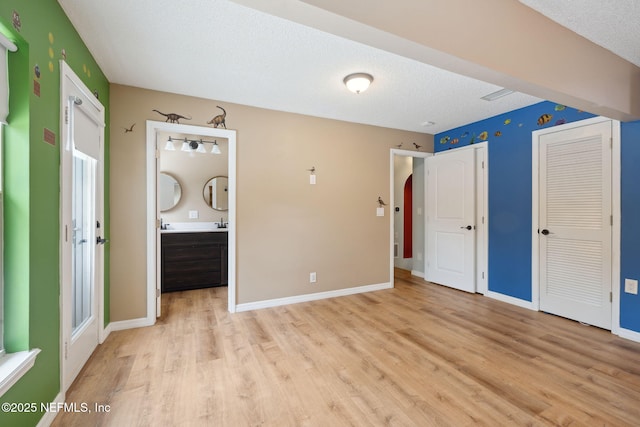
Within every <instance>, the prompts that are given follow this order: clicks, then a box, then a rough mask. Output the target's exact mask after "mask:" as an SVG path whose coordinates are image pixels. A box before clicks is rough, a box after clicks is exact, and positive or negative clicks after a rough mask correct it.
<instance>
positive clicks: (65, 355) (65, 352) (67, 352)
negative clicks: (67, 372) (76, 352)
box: [64, 341, 69, 360]
mask: <svg viewBox="0 0 640 427" xmlns="http://www.w3.org/2000/svg"><path fill="white" fill-rule="evenodd" d="M68 358H69V345H68V343H67V342H66V341H65V342H64V360H67V359H68Z"/></svg>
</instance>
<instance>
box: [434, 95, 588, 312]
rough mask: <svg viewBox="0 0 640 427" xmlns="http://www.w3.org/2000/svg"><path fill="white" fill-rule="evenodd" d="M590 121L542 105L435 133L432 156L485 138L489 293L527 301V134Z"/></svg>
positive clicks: (548, 104) (577, 113)
mask: <svg viewBox="0 0 640 427" xmlns="http://www.w3.org/2000/svg"><path fill="white" fill-rule="evenodd" d="M498 102H499V101H498ZM591 117H594V116H593V114H590V113H586V112H582V111H579V110H576V109H574V108H570V107H565V106H564V105H559V104H555V103H552V102H548V101H545V102H541V103H538V104H535V105H531V106H529V107H525V108H521V109H519V110H514V111H511V112H508V113H505V114H501V115H499V116H495V117H491V118H489V119H486V120H482V121H479V122H475V123H471V124H468V125H465V126H461V127H459V128H455V129H452V130H449V131H446V132H443V133H439V134H437V135H435V137H434V148H435V151H436V152H440V151H445V150H450V149H454V148H458V147H464V146H467V145H471V144H477V143H480V142H483V141H487V140H490V142H489V144H488V146H489V147H488V150H489V272H488V273H489V290H490V291H493V292H498V293H500V294H504V295H508V296H510V297H514V298H519V299H522V300H525V301H531V220H532V219H531V197H532V195H531V132H533V131H534V130H538V129H543V128H547V127H551V126H556V125H559V124H563V123H569V122H575V121H578V120H584V119H588V118H591Z"/></svg>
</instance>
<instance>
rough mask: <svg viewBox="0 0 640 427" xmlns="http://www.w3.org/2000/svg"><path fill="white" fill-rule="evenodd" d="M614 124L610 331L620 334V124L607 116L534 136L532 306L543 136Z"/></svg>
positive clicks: (536, 296)
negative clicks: (585, 127) (595, 125)
mask: <svg viewBox="0 0 640 427" xmlns="http://www.w3.org/2000/svg"><path fill="white" fill-rule="evenodd" d="M608 121H611V124H612V135H611V212H612V215H613V228H612V230H611V291H612V303H611V304H612V306H611V316H612V319H611V332H612V333H614V334H616V335H619V334H620V221H621V217H622V215H621V210H620V172H621V168H620V122H619V121H617V120H611V119H609V118H606V117H594V118H591V119H586V120H581V121H578V122H572V123H566V124H564V125H558V126H554V127H551V128H547V129H540V130H536V131H533V132H532V133H531V160H532V161H531V166H532V168H531V170H532V177H531V185H532V189H531V198H532V200H531V208H532V212H531V305H532V308H533V310H536V311H539V310H540V243H539V240H538V222H539V210H540V194H539V193H540V188H539V179H540V176H539V172H540V159H539V146H540V136H541V135H545V134H549V133H553V132H561V131H565V130H568V129H573V128H577V127H582V126H588V125H592V124H596V123H601V122H608Z"/></svg>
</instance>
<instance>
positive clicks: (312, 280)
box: [309, 271, 316, 283]
mask: <svg viewBox="0 0 640 427" xmlns="http://www.w3.org/2000/svg"><path fill="white" fill-rule="evenodd" d="M309 283H316V272H315V271H314V272H313V273H309Z"/></svg>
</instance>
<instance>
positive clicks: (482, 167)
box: [482, 160, 484, 169]
mask: <svg viewBox="0 0 640 427" xmlns="http://www.w3.org/2000/svg"><path fill="white" fill-rule="evenodd" d="M482 169H484V160H483V161H482Z"/></svg>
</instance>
